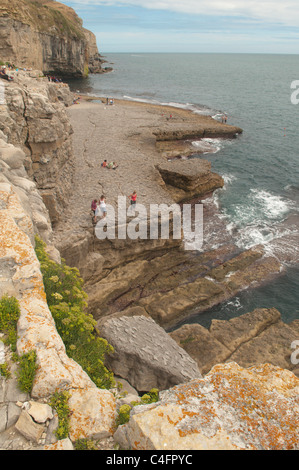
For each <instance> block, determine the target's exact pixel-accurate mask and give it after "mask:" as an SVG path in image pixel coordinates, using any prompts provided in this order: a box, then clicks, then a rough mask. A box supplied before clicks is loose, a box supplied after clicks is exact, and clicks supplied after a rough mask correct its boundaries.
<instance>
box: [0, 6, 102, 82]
mask: <svg viewBox="0 0 299 470" xmlns="http://www.w3.org/2000/svg"><path fill="white" fill-rule="evenodd" d="M0 58H1V60H2V61H4V62H9V63H12V64H15V66H16V67H22V68H23V67H25V68H27V69H29V68H34V69H37V70H42V71H43V72H44V73H47V74H48V73H49V74H54V75H60V76H61V75H62V76H67V75H69V76H78V77H82V76H86V75H87V74H88V71H89V67H90V71H91V72H92V73H99V72H100V73H101V72H103V71H104V70H102V67H101V63H102V59H101V56H100V54H99V52H98V49H97V45H96V40H95V36H94V34H93V33H91V32H90V31H88V30H86V29H84V28H83V27H82V20H81V19H80V18H79V17H78V16H77V14H76V13H75V11H74V10H73V9H72V8H70V7H67V6H66V5H64V4H62V3H59V2H56V1H53V0H38V1H35V2H34V1H31V0H13V1H9V0H3V1H2V2H1V8H0Z"/></svg>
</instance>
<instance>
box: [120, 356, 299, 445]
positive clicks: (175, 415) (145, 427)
mask: <svg viewBox="0 0 299 470" xmlns="http://www.w3.org/2000/svg"><path fill="white" fill-rule="evenodd" d="M298 387H299V379H298V378H297V377H295V375H294V374H292V373H291V372H289V371H286V370H284V369H280V368H279V367H275V366H272V365H269V364H265V365H260V366H256V367H251V368H249V369H243V368H242V367H240V366H238V365H237V364H236V363H233V362H232V363H228V364H219V365H217V366H215V367H214V368H213V369H212V370H211V371H210V373H209V374H207V375H206V376H205V377H204V378H202V379H196V380H193V381H192V382H189V383H187V384H182V385H178V386H176V387H174V388H172V389H170V390H167V391H165V392H163V393H161V394H160V400H159V402H158V403H154V404H152V405H147V406H137V407H135V409H134V410H133V411H132V412H131V419H130V421H129V423H128V424H125V425H123V426H120V427H119V428H118V430H117V432H116V434H115V436H114V437H115V439H116V440H117V442H119V444H120V445H121V447H122V448H127V449H134V450H163V451H170V450H177V449H180V450H190V449H196V450H295V449H298V445H299V443H298V432H297V431H298V426H299V414H298V396H299V395H298Z"/></svg>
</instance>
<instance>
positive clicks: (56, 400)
mask: <svg viewBox="0 0 299 470" xmlns="http://www.w3.org/2000/svg"><path fill="white" fill-rule="evenodd" d="M69 398H70V394H69V393H68V392H65V391H64V392H55V393H54V395H53V396H52V397H51V400H50V402H49V405H50V406H51V407H52V408H54V409H55V410H56V412H57V415H58V428H57V430H56V432H55V434H56V437H57V439H59V440H60V439H66V438H67V437H68V435H69V431H70V409H69V405H68V401H69Z"/></svg>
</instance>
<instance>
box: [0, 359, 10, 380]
mask: <svg viewBox="0 0 299 470" xmlns="http://www.w3.org/2000/svg"><path fill="white" fill-rule="evenodd" d="M0 375H2V377H4V378H5V379H9V378H10V376H11V373H10V370H9V367H8V365H7V364H6V363H4V364H0Z"/></svg>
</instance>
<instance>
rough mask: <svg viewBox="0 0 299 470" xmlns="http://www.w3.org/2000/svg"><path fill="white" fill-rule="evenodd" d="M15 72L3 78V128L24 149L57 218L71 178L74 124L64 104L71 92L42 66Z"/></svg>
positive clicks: (69, 100)
mask: <svg viewBox="0 0 299 470" xmlns="http://www.w3.org/2000/svg"><path fill="white" fill-rule="evenodd" d="M13 75H14V80H13V81H11V82H9V83H4V86H5V89H4V90H5V91H4V98H5V99H4V104H2V105H1V112H0V130H2V131H3V132H4V134H5V135H6V136H7V138H8V142H9V143H10V144H14V145H16V146H18V147H21V148H22V150H23V152H25V155H26V158H25V161H24V165H25V168H26V170H27V174H28V175H29V177H31V179H32V180H34V181H35V182H36V184H37V187H38V189H39V190H40V194H41V195H42V197H43V199H44V202H45V204H46V206H47V208H48V210H49V213H50V218H51V222H52V223H55V222H56V221H57V220H58V218H59V216H60V214H61V212H62V210H63V207H64V201H65V199H66V197H67V194H68V191H69V189H70V187H71V184H72V173H73V158H72V157H73V149H72V142H71V134H72V128H71V126H70V124H69V120H68V117H67V114H66V111H65V109H66V106H67V105H70V104H71V103H72V102H73V95H72V93H71V92H70V90H69V88H68V87H67V86H66V85H65V84H61V83H52V82H48V80H47V79H46V78H42V77H40V73H39V72H30V73H26V72H23V71H18V72H14V73H13Z"/></svg>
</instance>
